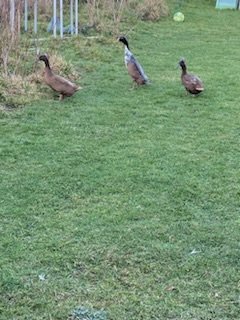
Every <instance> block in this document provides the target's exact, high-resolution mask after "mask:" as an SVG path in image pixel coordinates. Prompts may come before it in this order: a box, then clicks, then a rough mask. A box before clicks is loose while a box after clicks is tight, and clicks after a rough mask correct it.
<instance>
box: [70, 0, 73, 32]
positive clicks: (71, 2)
mask: <svg viewBox="0 0 240 320" xmlns="http://www.w3.org/2000/svg"><path fill="white" fill-rule="evenodd" d="M70 28H71V34H73V0H70Z"/></svg>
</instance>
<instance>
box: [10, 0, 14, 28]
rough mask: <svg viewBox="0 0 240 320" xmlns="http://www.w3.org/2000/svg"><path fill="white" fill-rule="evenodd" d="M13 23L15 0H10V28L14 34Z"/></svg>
mask: <svg viewBox="0 0 240 320" xmlns="http://www.w3.org/2000/svg"><path fill="white" fill-rule="evenodd" d="M14 25H15V0H11V1H10V30H11V33H12V34H14Z"/></svg>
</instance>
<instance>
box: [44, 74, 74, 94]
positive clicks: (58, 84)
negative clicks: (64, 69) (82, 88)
mask: <svg viewBox="0 0 240 320" xmlns="http://www.w3.org/2000/svg"><path fill="white" fill-rule="evenodd" d="M45 81H46V83H47V84H48V85H49V86H50V87H51V88H52V89H53V90H54V91H56V92H60V93H62V94H64V95H72V94H73V93H74V92H76V91H77V90H78V89H79V88H78V86H77V85H76V84H75V83H73V82H71V81H69V80H68V79H65V78H63V77H61V76H58V75H55V74H52V75H51V76H49V75H46V76H45Z"/></svg>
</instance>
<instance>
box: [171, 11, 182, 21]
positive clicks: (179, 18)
mask: <svg viewBox="0 0 240 320" xmlns="http://www.w3.org/2000/svg"><path fill="white" fill-rule="evenodd" d="M173 20H174V21H177V22H183V21H184V14H183V13H182V12H176V13H175V14H174V16H173Z"/></svg>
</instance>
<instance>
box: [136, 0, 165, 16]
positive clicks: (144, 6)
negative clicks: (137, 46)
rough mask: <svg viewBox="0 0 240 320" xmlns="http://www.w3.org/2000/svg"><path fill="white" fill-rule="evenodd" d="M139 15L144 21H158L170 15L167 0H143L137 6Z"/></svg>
mask: <svg viewBox="0 0 240 320" xmlns="http://www.w3.org/2000/svg"><path fill="white" fill-rule="evenodd" d="M136 11H137V15H138V17H139V18H140V19H142V20H151V21H157V20H159V19H160V18H162V17H165V16H167V15H168V14H169V10H168V6H167V4H166V2H165V0H143V2H141V3H140V4H138V5H137V6H136Z"/></svg>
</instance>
